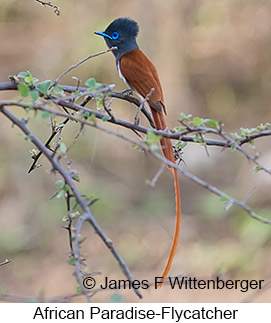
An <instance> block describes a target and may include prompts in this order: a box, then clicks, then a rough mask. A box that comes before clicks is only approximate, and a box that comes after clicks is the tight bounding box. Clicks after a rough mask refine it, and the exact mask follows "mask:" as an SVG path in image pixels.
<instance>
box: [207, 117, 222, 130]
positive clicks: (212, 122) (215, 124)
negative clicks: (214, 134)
mask: <svg viewBox="0 0 271 323" xmlns="http://www.w3.org/2000/svg"><path fill="white" fill-rule="evenodd" d="M205 124H206V125H207V126H209V127H211V128H215V129H219V123H218V122H217V121H216V120H213V119H206V120H205Z"/></svg>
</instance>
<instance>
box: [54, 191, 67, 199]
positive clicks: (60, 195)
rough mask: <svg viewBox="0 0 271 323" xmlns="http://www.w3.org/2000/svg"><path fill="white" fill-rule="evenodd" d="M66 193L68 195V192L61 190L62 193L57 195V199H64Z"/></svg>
mask: <svg viewBox="0 0 271 323" xmlns="http://www.w3.org/2000/svg"><path fill="white" fill-rule="evenodd" d="M65 193H66V192H65V191H64V190H62V189H61V190H60V191H58V192H57V194H56V198H57V199H60V198H62V197H64V196H65Z"/></svg>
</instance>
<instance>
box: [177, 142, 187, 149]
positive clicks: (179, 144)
mask: <svg viewBox="0 0 271 323" xmlns="http://www.w3.org/2000/svg"><path fill="white" fill-rule="evenodd" d="M186 145H187V142H185V141H178V142H177V143H176V144H175V148H180V149H183V148H184V147H185V146H186Z"/></svg>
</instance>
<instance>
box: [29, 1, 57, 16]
mask: <svg viewBox="0 0 271 323" xmlns="http://www.w3.org/2000/svg"><path fill="white" fill-rule="evenodd" d="M35 1H37V2H39V3H40V4H42V5H43V6H45V7H46V6H48V7H51V8H53V9H54V13H55V14H56V15H57V16H59V15H60V9H59V7H58V6H56V5H54V4H53V3H52V2H45V1H42V0H35Z"/></svg>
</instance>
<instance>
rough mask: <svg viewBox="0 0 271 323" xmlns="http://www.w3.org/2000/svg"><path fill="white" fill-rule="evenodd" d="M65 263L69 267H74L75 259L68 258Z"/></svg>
mask: <svg viewBox="0 0 271 323" xmlns="http://www.w3.org/2000/svg"><path fill="white" fill-rule="evenodd" d="M67 263H68V264H69V265H71V266H74V265H75V258H74V257H72V258H69V259H68V261H67Z"/></svg>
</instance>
